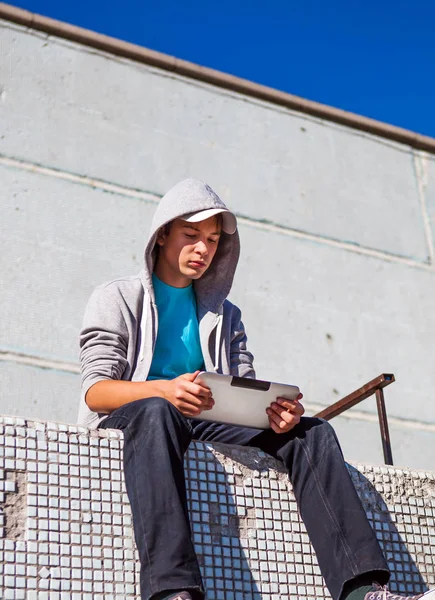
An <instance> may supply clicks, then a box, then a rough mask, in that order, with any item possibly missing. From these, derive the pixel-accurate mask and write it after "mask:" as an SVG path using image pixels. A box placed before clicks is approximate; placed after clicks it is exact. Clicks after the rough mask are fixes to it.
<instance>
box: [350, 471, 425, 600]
mask: <svg viewBox="0 0 435 600" xmlns="http://www.w3.org/2000/svg"><path fill="white" fill-rule="evenodd" d="M348 469H349V472H350V475H351V477H352V480H353V482H354V485H355V487H356V488H357V491H358V495H359V497H360V499H361V502H362V504H363V506H364V510H365V511H366V513H367V517H368V519H369V521H370V523H371V525H372V527H373V529H374V531H375V533H376V537H377V538H378V541H379V543H380V545H381V548H382V550H383V553H384V556H385V558H386V559H387V562H388V567H389V569H390V571H391V579H390V583H389V588H390V589H391V591H392V592H397V593H400V594H408V595H409V594H420V593H423V592H426V591H427V590H428V586H427V585H426V583H425V581H424V579H423V576H422V575H421V573H420V570H419V568H418V566H417V564H416V563H415V561H414V559H413V558H412V556H411V554H410V552H409V550H408V545H409V547H410V548H411V547H412V549H413V551H414V553H415V554H418V555H419V556H420V557H421V559H422V561H424V550H423V540H422V537H423V536H424V533H425V532H424V531H423V532H422V529H425V528H426V527H427V524H428V523H427V517H425V516H423V515H420V514H419V511H418V507H417V504H418V500H420V504H424V501H423V499H422V498H420V499H418V498H417V499H416V498H414V497H410V498H409V499H410V500H412V501H413V504H411V503H410V504H409V505H408V504H404V505H403V506H402V507H401V508H402V510H401V511H397V510H395V511H394V512H390V510H389V508H388V506H387V504H386V502H385V500H384V497H385V499H387V501H388V502H389V503H390V504H391V505H393V503H394V505H395V508H396V507H398V502H397V500H399V499H400V498H401V497H402V498H403V497H406V496H407V495H408V494H409V491H408V494H406V487H407V486H406V484H404V483H401V482H394V481H393V480H392V478H388V480H387V481H385V482H384V483H383V487H384V490H383V494H384V497H383V496H382V495H381V494H380V493H379V492H378V490H377V489H376V488H375V486H374V485H373V483H372V482H371V481H370V480H369V479H367V477H365V476H364V475H363V474H362V473H361V472H360V471H358V470H357V469H355V467H352V466H351V465H348ZM385 470H387V469H385ZM386 479H387V478H386ZM410 485H412V482H410ZM414 489H415V488H414ZM415 491H417V490H416V489H415ZM414 503H415V504H414ZM413 507H414V518H413V519H411V516H412V508H413ZM393 514H394V517H395V518H394V520H393V518H392V515H393ZM398 526H399V527H400V529H401V530H403V531H404V535H405V538H404V537H402V534H401V533H400V532H399V530H398ZM422 534H423V535H422Z"/></svg>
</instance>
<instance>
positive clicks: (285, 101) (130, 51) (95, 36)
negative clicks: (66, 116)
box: [0, 2, 435, 154]
mask: <svg viewBox="0 0 435 600" xmlns="http://www.w3.org/2000/svg"><path fill="white" fill-rule="evenodd" d="M0 19H3V20H6V21H11V22H13V23H16V24H18V25H23V26H24V27H28V28H30V29H36V30H38V31H43V32H44V33H47V34H49V35H55V36H57V37H60V38H64V39H67V40H70V41H73V42H77V43H79V44H83V45H85V46H89V47H91V48H96V49H98V50H102V51H104V52H108V53H110V54H114V55H117V56H121V57H123V58H127V59H130V60H134V61H136V62H139V63H142V64H146V65H150V66H153V67H157V68H159V69H163V70H165V71H171V72H173V73H177V74H178V75H182V76H185V77H189V78H191V79H195V80H197V81H201V82H204V83H208V84H211V85H214V86H216V87H220V88H223V89H226V90H230V91H233V92H237V93H239V94H243V95H245V96H250V97H252V98H256V99H259V100H263V101H266V102H270V103H271V104H276V105H279V106H283V107H285V108H288V109H290V110H295V111H298V112H301V113H304V114H307V115H311V116H314V117H318V118H321V119H326V120H328V121H331V122H333V123H338V124H340V125H345V126H347V127H350V128H352V129H356V130H359V131H364V132H366V133H370V134H373V135H376V136H379V137H383V138H386V139H389V140H393V141H395V142H399V143H401V144H406V145H408V146H410V147H412V148H415V149H416V150H423V151H426V152H430V153H433V154H435V139H434V138H431V137H428V136H425V135H421V134H419V133H415V132H413V131H409V130H407V129H403V128H401V127H396V126H393V125H388V124H387V123H382V122H380V121H376V120H375V119H370V118H368V117H363V116H360V115H356V114H354V113H351V112H347V111H344V110H341V109H338V108H333V107H330V106H327V105H325V104H320V103H318V102H313V101H311V100H306V99H304V98H300V97H299V96H294V95H292V94H288V93H286V92H280V91H279V90H275V89H273V88H269V87H267V86H264V85H260V84H257V83H254V82H252V81H248V80H246V79H242V78H240V77H235V76H233V75H229V74H227V73H222V72H220V71H216V70H215V69H210V68H208V67H202V66H200V65H197V64H194V63H191V62H188V61H185V60H181V59H178V58H175V57H173V56H169V55H167V54H163V53H161V52H156V51H154V50H149V49H147V48H143V47H141V46H138V45H136V44H131V43H129V42H124V41H122V40H118V39H115V38H112V37H109V36H107V35H103V34H100V33H95V32H94V31H90V30H88V29H83V28H82V27H77V26H75V25H70V24H68V23H63V22H61V21H57V20H55V19H51V18H49V17H44V16H41V15H38V14H35V13H31V12H29V11H27V10H23V9H21V8H17V7H15V6H12V5H10V4H5V3H3V2H0Z"/></svg>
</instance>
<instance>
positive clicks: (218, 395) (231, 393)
mask: <svg viewBox="0 0 435 600" xmlns="http://www.w3.org/2000/svg"><path fill="white" fill-rule="evenodd" d="M197 379H201V381H202V382H203V383H204V384H205V385H207V386H208V387H209V388H210V390H211V392H212V396H213V399H214V401H215V404H214V406H213V408H212V409H211V410H204V411H203V412H202V413H201V415H200V418H201V419H204V420H205V421H219V422H221V423H230V424H233V425H244V426H245V427H256V428H258V429H268V428H269V427H270V425H269V419H268V416H267V414H266V408H267V407H268V406H270V404H271V403H272V402H274V401H275V400H276V399H277V398H278V397H281V398H287V399H289V400H296V399H297V396H298V394H299V388H298V387H297V386H295V385H287V384H283V383H274V382H271V381H261V380H260V379H250V378H248V377H236V376H232V375H219V374H217V373H207V372H205V371H203V372H202V373H200V374H199V375H198V377H197Z"/></svg>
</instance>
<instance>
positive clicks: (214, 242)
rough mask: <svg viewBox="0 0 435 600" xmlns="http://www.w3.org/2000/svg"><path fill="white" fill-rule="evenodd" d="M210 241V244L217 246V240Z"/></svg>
mask: <svg viewBox="0 0 435 600" xmlns="http://www.w3.org/2000/svg"><path fill="white" fill-rule="evenodd" d="M208 241H209V242H210V244H217V240H212V239H209V240H208Z"/></svg>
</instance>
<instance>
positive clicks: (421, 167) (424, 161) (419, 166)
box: [413, 150, 435, 264]
mask: <svg viewBox="0 0 435 600" xmlns="http://www.w3.org/2000/svg"><path fill="white" fill-rule="evenodd" d="M413 158H414V169H415V174H416V179H417V190H418V196H419V200H420V208H421V214H422V217H423V226H424V232H425V236H426V243H427V248H428V253H429V261H430V263H432V264H433V263H434V257H435V252H434V242H433V233H432V226H431V222H430V218H429V211H428V209H427V202H426V187H427V180H428V170H427V167H428V157H427V154H426V153H425V152H418V151H416V150H414V151H413Z"/></svg>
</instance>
